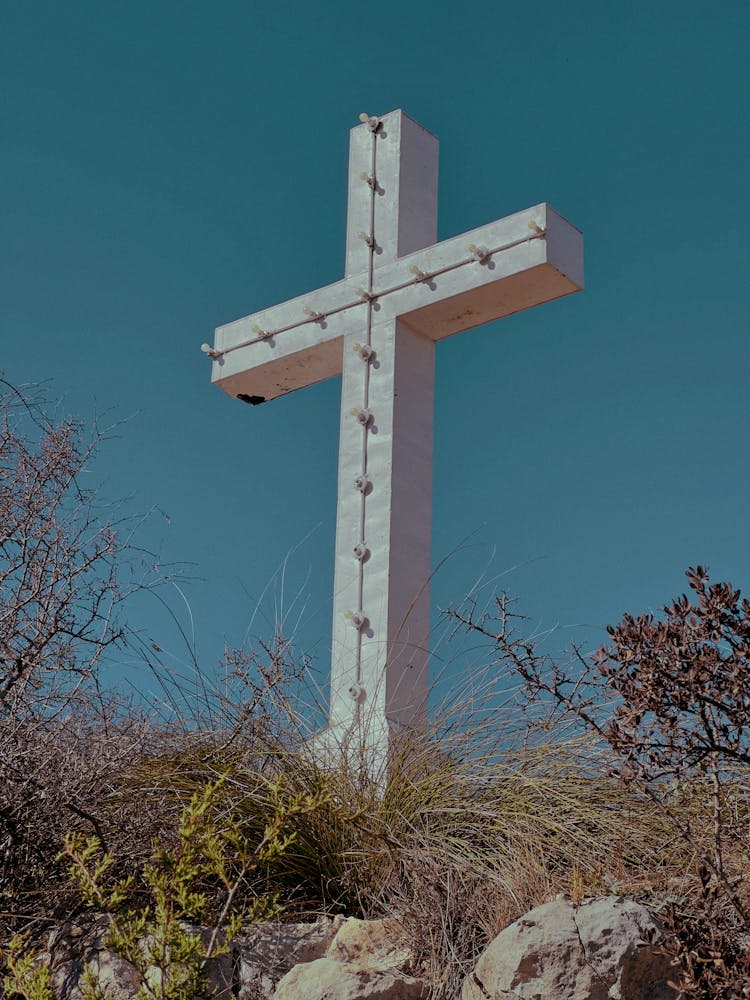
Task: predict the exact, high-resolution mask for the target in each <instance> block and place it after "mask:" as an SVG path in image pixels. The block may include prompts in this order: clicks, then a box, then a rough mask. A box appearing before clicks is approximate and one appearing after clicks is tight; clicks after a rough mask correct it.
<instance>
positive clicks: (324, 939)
mask: <svg viewBox="0 0 750 1000" xmlns="http://www.w3.org/2000/svg"><path fill="white" fill-rule="evenodd" d="M343 920H344V918H343V917H336V918H335V919H333V920H331V919H330V918H328V917H321V919H320V920H317V921H315V923H307V924H282V923H269V924H257V925H256V926H255V927H251V928H250V929H249V930H247V931H246V932H245V933H244V934H242V935H240V936H238V937H237V938H235V941H234V953H235V969H236V975H237V978H238V997H239V1000H270V997H272V996H273V993H274V989H275V988H276V984H277V983H278V981H279V980H280V979H281V977H282V976H284V975H286V973H287V972H289V970H290V969H292V968H293V967H294V966H295V965H299V964H300V963H302V962H313V961H315V959H316V958H323V956H324V955H325V953H326V950H327V949H328V946H329V945H330V944H331V942H332V941H333V939H334V937H335V936H336V932H337V931H338V930H339V928H340V927H341V924H342V923H343Z"/></svg>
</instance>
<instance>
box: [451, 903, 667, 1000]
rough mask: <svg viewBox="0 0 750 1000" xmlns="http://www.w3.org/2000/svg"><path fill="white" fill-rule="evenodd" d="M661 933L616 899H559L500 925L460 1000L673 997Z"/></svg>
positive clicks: (644, 913)
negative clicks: (659, 941) (658, 944)
mask: <svg viewBox="0 0 750 1000" xmlns="http://www.w3.org/2000/svg"><path fill="white" fill-rule="evenodd" d="M658 936H659V928H658V926H657V923H656V921H655V919H654V918H653V916H652V915H651V914H650V913H649V911H648V910H647V909H646V908H645V907H644V906H641V905H640V904H639V903H636V902H634V901H633V900H630V899H623V898H621V897H617V896H608V897H605V898H602V899H590V900H585V901H584V902H582V903H580V904H579V905H577V906H574V905H573V904H572V903H571V902H570V901H568V900H564V899H559V900H553V901H552V902H550V903H545V904H544V905H543V906H538V907H537V908H536V909H534V910H531V912H530V913H527V914H526V915H525V916H523V917H521V918H520V920H517V921H516V922H515V923H514V924H511V925H510V926H509V927H506V928H505V930H504V931H502V932H501V933H500V934H499V935H498V936H497V937H496V938H495V940H494V941H493V942H492V944H490V946H489V947H488V948H487V950H486V951H485V952H484V954H483V955H482V957H481V958H480V959H479V962H478V963H477V965H476V968H475V969H474V972H473V973H471V974H470V975H469V976H467V978H466V980H465V982H464V985H463V989H462V992H461V1000H501V998H502V1000H551V998H553V997H554V1000H672V998H674V997H675V996H676V991H675V990H673V989H672V988H671V987H670V986H668V985H667V982H668V980H669V979H670V978H672V977H673V975H674V972H673V971H672V970H671V966H670V962H669V959H668V958H667V957H665V956H664V955H662V954H661V953H660V952H659V950H658V948H657V947H656V946H655V944H652V943H651V942H652V941H654V940H656V939H657V938H658Z"/></svg>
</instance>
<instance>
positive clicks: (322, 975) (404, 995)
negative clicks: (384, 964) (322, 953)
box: [274, 958, 427, 1000]
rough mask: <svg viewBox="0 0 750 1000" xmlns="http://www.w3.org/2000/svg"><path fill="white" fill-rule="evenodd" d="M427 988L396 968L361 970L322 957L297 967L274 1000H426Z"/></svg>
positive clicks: (278, 987) (275, 994)
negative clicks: (424, 999)
mask: <svg viewBox="0 0 750 1000" xmlns="http://www.w3.org/2000/svg"><path fill="white" fill-rule="evenodd" d="M426 996H427V987H426V986H425V984H424V983H423V982H422V981H420V980H419V979H415V978H413V977H412V976H407V975H406V973H404V972H399V971H398V970H397V969H373V968H358V967H357V966H356V965H347V964H345V963H343V962H337V961H336V959H335V958H319V959H317V960H316V961H315V962H307V963H306V964H305V965H295V967H294V968H293V969H292V970H291V972H288V973H287V974H286V975H285V976H284V978H283V979H282V980H281V982H280V983H279V985H278V986H277V987H276V992H275V993H274V1000H303V998H304V1000H423V998H425V997H426Z"/></svg>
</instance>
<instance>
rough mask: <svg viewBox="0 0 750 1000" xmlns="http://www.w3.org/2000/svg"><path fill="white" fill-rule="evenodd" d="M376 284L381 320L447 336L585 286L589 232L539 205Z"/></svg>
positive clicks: (393, 267)
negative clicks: (585, 244)
mask: <svg viewBox="0 0 750 1000" xmlns="http://www.w3.org/2000/svg"><path fill="white" fill-rule="evenodd" d="M415 278H416V279H417V280H416V281H415V280H414V279H415ZM376 287H377V290H378V291H380V289H381V288H383V289H391V290H392V291H390V292H389V293H388V294H386V295H383V296H382V298H379V299H378V304H379V305H380V306H381V308H382V313H381V314H379V315H380V316H382V318H383V319H385V318H394V319H395V318H398V319H400V320H401V322H402V323H404V324H405V325H406V326H408V327H409V328H410V329H412V330H414V331H415V332H416V333H420V334H422V335H423V336H425V337H428V338H429V339H430V340H442V339H444V338H445V337H450V336H452V335H453V334H455V333H460V332H461V331H463V330H469V329H471V328H472V327H475V326H480V325H482V324H483V323H490V322H492V321H493V320H497V319H502V318H503V317H504V316H509V315H511V314H512V313H516V312H520V311H521V310H523V309H529V308H531V307H532V306H536V305H541V304H542V303H544V302H550V301H552V300H553V299H557V298H560V297H562V296H564V295H569V294H570V293H572V292H577V291H579V290H580V289H581V288H582V287H583V237H582V235H581V233H580V232H579V231H578V230H577V229H576V228H575V227H574V226H571V224H570V223H569V222H567V221H566V220H565V219H564V218H563V217H562V216H561V215H558V214H557V212H555V211H554V210H553V209H551V208H550V207H549V206H548V205H545V204H542V205H536V206H534V207H533V208H529V209H526V210H525V211H523V212H517V213H516V214H515V215H509V216H507V217H506V218H504V219H500V220H498V221H497V222H491V223H489V224H488V225H486V226H482V227H480V228H479V229H473V230H471V231H469V232H466V233H462V234H461V235H460V236H454V237H452V238H451V239H449V240H444V241H443V242H442V243H437V244H435V245H434V246H432V247H427V248H425V249H424V250H419V251H417V252H415V253H413V254H409V255H408V256H406V257H402V258H400V259H399V260H396V261H394V262H393V263H391V264H385V265H384V266H383V267H382V268H381V269H380V270H379V271H378V272H377V286H376Z"/></svg>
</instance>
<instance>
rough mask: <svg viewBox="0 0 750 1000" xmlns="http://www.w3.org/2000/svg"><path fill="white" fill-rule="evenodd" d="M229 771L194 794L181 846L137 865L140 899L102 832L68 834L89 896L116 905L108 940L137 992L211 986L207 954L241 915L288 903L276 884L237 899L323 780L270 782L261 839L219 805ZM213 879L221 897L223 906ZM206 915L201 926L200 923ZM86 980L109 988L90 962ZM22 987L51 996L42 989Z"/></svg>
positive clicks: (286, 843)
mask: <svg viewBox="0 0 750 1000" xmlns="http://www.w3.org/2000/svg"><path fill="white" fill-rule="evenodd" d="M225 781H226V777H222V778H219V779H218V780H217V781H214V782H211V783H209V784H207V785H206V786H205V787H204V788H203V789H202V790H201V791H196V792H195V793H194V794H193V796H192V798H191V799H190V801H189V803H188V804H187V805H186V806H185V808H184V809H183V812H182V815H181V818H180V822H179V829H178V837H177V844H176V846H174V847H172V848H167V847H164V846H162V845H157V847H156V849H155V850H154V853H153V855H152V858H151V859H150V861H149V862H148V863H147V864H145V865H144V866H143V869H142V872H141V881H142V883H143V889H145V892H146V896H147V902H146V903H145V905H142V906H140V907H134V906H132V905H131V904H130V902H129V900H130V899H131V898H132V897H133V895H134V888H135V887H134V879H133V877H132V876H130V877H128V878H126V879H122V880H118V881H115V882H114V883H113V884H108V882H109V875H110V871H111V869H112V867H113V864H114V860H113V858H112V857H111V856H110V855H108V854H102V852H101V845H100V843H99V841H98V839H97V838H95V837H89V838H84V837H82V836H81V835H79V834H72V835H70V836H68V837H67V839H66V842H65V849H64V854H65V855H66V856H67V858H68V859H69V861H70V874H71V876H72V877H73V879H74V881H75V882H76V883H77V885H78V887H79V889H80V892H81V895H82V896H83V899H84V901H85V902H86V904H87V905H88V906H90V907H91V908H92V909H95V910H98V911H103V912H106V913H108V914H109V915H110V920H111V924H110V929H109V932H108V935H107V945H108V947H110V948H111V949H112V950H113V951H114V952H115V953H116V954H118V955H119V956H120V957H121V958H124V959H126V960H127V961H128V962H130V963H131V965H133V966H134V968H135V969H136V970H137V972H138V975H139V979H140V985H139V989H138V992H137V994H136V1000H192V998H194V997H196V996H206V995H208V994H209V992H210V990H209V983H208V966H209V961H210V960H211V959H214V958H216V957H218V956H220V955H222V954H225V953H226V952H227V951H228V950H229V947H230V945H229V943H228V942H230V941H231V939H232V938H233V937H234V936H235V935H236V934H237V933H238V931H239V930H240V928H241V926H242V925H243V924H245V923H252V922H256V921H259V920H268V919H271V918H273V917H275V916H277V915H278V914H279V913H280V912H281V909H282V906H281V903H280V901H279V897H278V894H277V893H272V894H268V895H266V894H258V893H254V892H252V893H246V892H244V893H242V894H241V895H242V898H241V899H240V890H241V889H247V887H248V884H249V883H248V876H250V875H251V874H252V873H253V872H257V871H258V870H259V869H260V868H262V867H263V866H265V865H267V864H269V863H270V862H272V861H273V862H277V861H278V860H279V859H280V858H281V857H283V855H284V853H285V852H286V851H287V850H289V848H290V847H291V846H292V844H293V842H294V838H295V834H294V832H291V831H290V830H289V829H288V827H289V821H290V819H292V818H293V817H297V816H299V815H301V814H303V813H305V812H310V811H313V810H315V809H318V808H320V806H321V805H322V803H323V801H324V800H325V799H326V797H327V792H325V790H321V791H319V793H318V794H317V795H304V794H292V795H288V794H286V791H285V788H284V781H283V779H282V778H280V777H279V778H276V779H275V780H274V781H273V782H270V783H269V789H268V793H269V797H270V798H271V800H272V801H274V802H275V804H276V809H275V810H274V811H273V812H272V814H271V815H270V817H269V819H268V822H267V824H266V826H265V830H264V832H263V836H262V838H261V839H260V841H256V842H254V843H253V842H251V841H250V840H248V839H247V837H246V836H245V835H243V833H242V832H241V831H240V829H239V827H238V826H237V825H236V824H235V823H233V822H232V821H231V819H229V818H227V817H226V816H223V815H222V814H221V813H220V812H219V811H217V809H216V805H217V802H218V801H219V799H220V790H221V789H222V787H223V785H224V783H225ZM220 824H221V825H220ZM217 883H218V885H219V886H220V888H221V890H222V893H221V898H222V900H223V901H222V903H221V905H220V906H218V908H217V907H216V904H215V900H216V899H217V894H216V892H215V886H216V885H217ZM210 901H214V903H213V907H212V905H211V902H210ZM207 923H208V925H209V926H208V929H207V930H204V931H202V932H201V931H200V930H199V928H198V927H196V926H195V925H196V924H197V925H205V924H207ZM16 978H18V977H16ZM82 989H83V992H84V995H85V996H87V998H88V1000H103V998H105V997H106V993H105V992H104V991H103V990H102V988H101V986H100V984H99V983H98V982H97V978H96V975H95V973H94V972H93V970H92V969H90V968H89V969H88V970H87V974H86V976H85V978H84V982H83V983H82ZM22 995H24V996H27V1000H45V998H44V996H43V994H40V993H38V994H34V995H33V996H29V995H27V994H22Z"/></svg>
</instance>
